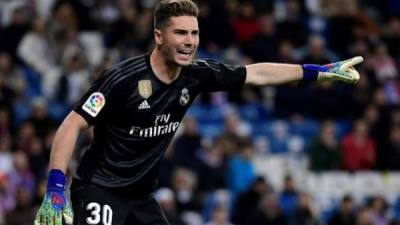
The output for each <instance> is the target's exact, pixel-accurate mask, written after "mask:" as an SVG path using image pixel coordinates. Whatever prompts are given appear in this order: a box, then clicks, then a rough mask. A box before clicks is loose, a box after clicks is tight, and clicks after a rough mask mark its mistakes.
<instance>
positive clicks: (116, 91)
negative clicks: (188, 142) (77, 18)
mask: <svg viewBox="0 0 400 225" xmlns="http://www.w3.org/2000/svg"><path fill="white" fill-rule="evenodd" d="M245 77H246V72H245V68H244V67H243V66H228V65H225V64H222V63H219V62H217V61H214V60H195V61H194V62H193V63H191V65H189V66H185V67H183V68H182V70H181V73H180V74H179V76H178V78H177V79H176V80H174V81H173V82H172V83H171V84H166V83H164V82H162V81H161V80H159V79H158V78H157V77H156V76H155V74H154V72H153V70H152V68H151V66H150V55H148V54H146V55H142V56H138V57H135V58H131V59H128V60H125V61H123V62H121V63H119V64H116V65H115V66H112V67H111V68H109V69H107V70H105V71H104V72H103V73H102V75H101V76H100V78H99V79H98V80H96V81H95V82H94V83H93V85H92V87H91V88H90V89H89V91H88V92H87V93H86V94H85V95H84V96H83V97H82V98H81V100H80V101H79V103H78V104H77V105H76V106H75V107H74V111H75V112H77V113H78V114H80V115H81V116H82V117H84V118H85V120H86V121H87V122H88V123H89V124H91V125H93V128H94V138H93V140H92V142H91V144H90V146H89V147H88V149H87V151H86V152H85V154H84V155H83V157H82V159H81V161H80V163H79V166H78V169H77V173H76V175H75V179H78V180H80V181H82V182H85V183H91V184H95V185H99V186H103V187H108V188H112V189H115V190H121V191H127V192H130V193H133V194H139V195H143V194H150V193H151V192H153V191H154V189H155V188H156V184H157V176H158V169H159V164H160V160H161V158H162V156H163V154H164V152H165V150H166V149H167V147H168V145H169V143H170V142H171V139H172V138H173V135H174V133H175V132H176V130H177V129H178V126H179V124H180V122H181V120H182V118H183V116H184V114H185V112H186V111H187V110H188V108H189V106H190V105H191V104H192V102H193V100H194V99H195V97H196V96H197V95H198V94H200V93H202V92H211V91H224V90H238V89H240V88H241V87H242V86H243V84H244V81H245ZM188 151H190V149H188Z"/></svg>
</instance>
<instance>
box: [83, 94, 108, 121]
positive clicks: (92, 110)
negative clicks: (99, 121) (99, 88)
mask: <svg viewBox="0 0 400 225" xmlns="http://www.w3.org/2000/svg"><path fill="white" fill-rule="evenodd" d="M105 104H106V99H105V98H104V95H103V94H102V93H100V92H94V93H93V94H91V95H90V96H89V98H88V99H87V100H86V102H85V104H83V105H82V109H83V110H84V111H85V112H87V113H89V115H91V116H92V117H96V116H97V114H99V112H100V111H101V109H102V108H103V107H104V105H105Z"/></svg>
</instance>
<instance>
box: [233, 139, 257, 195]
mask: <svg viewBox="0 0 400 225" xmlns="http://www.w3.org/2000/svg"><path fill="white" fill-rule="evenodd" d="M253 151H254V149H253V144H252V143H251V141H250V140H246V141H243V143H242V144H241V146H240V147H239V152H238V153H236V154H233V155H232V157H231V158H230V159H229V161H228V170H227V172H226V182H227V186H228V189H229V190H230V191H231V192H232V194H233V196H237V195H238V194H240V193H241V192H243V191H245V190H247V189H248V188H249V187H250V185H251V184H252V183H253V182H254V180H255V178H256V173H255V168H254V164H253V162H252V161H251V159H252V157H253Z"/></svg>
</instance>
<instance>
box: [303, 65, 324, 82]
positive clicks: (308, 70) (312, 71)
mask: <svg viewBox="0 0 400 225" xmlns="http://www.w3.org/2000/svg"><path fill="white" fill-rule="evenodd" d="M302 68H303V81H305V82H309V81H316V80H317V79H318V74H319V72H320V71H321V66H319V65H314V64H303V65H302Z"/></svg>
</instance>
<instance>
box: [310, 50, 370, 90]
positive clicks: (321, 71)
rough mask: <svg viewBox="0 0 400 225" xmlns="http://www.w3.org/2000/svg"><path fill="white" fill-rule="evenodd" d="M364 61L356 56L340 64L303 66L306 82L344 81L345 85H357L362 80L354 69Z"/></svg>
mask: <svg viewBox="0 0 400 225" xmlns="http://www.w3.org/2000/svg"><path fill="white" fill-rule="evenodd" d="M362 61H364V59H363V57H361V56H356V57H354V58H351V59H347V60H344V61H340V62H335V63H330V64H326V65H322V66H321V65H313V64H304V65H303V76H304V80H318V81H343V82H345V83H350V84H356V83H357V82H358V80H360V75H359V74H358V72H357V70H356V69H355V68H354V65H357V64H359V63H361V62H362Z"/></svg>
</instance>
